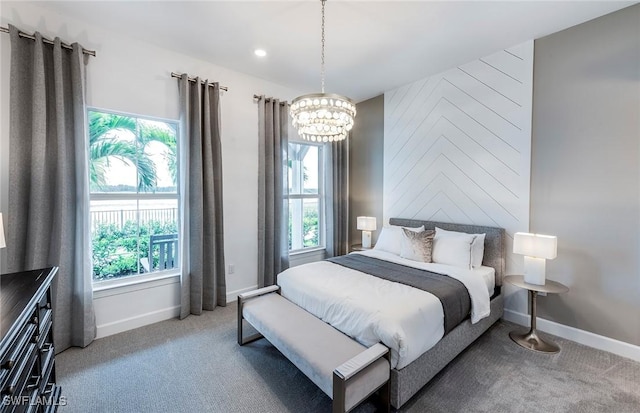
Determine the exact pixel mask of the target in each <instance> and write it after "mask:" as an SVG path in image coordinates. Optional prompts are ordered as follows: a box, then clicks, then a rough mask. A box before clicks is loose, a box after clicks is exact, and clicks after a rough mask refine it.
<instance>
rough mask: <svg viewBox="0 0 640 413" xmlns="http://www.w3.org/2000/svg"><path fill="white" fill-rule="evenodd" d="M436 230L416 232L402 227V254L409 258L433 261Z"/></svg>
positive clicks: (403, 256)
mask: <svg viewBox="0 0 640 413" xmlns="http://www.w3.org/2000/svg"><path fill="white" fill-rule="evenodd" d="M435 234H436V233H435V231H431V230H429V231H423V232H414V231H410V230H408V229H405V228H402V247H401V249H400V256H401V257H402V258H406V259H408V260H413V261H420V262H431V251H432V249H433V237H434V235H435Z"/></svg>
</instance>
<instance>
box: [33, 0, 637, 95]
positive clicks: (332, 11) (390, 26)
mask: <svg viewBox="0 0 640 413" xmlns="http://www.w3.org/2000/svg"><path fill="white" fill-rule="evenodd" d="M34 3H35V4H37V5H39V6H41V7H44V8H47V9H50V10H53V11H56V12H59V13H60V14H63V15H67V16H70V17H73V18H77V19H81V20H84V21H86V22H89V23H91V24H95V25H98V26H102V27H104V28H106V29H110V30H114V31H117V32H119V33H121V34H125V35H127V36H131V37H133V38H137V39H140V40H143V41H146V42H149V43H153V44H155V45H158V46H161V47H164V48H167V49H171V50H175V51H179V52H182V53H184V54H187V55H190V56H193V57H196V58H199V59H202V60H206V61H210V62H212V63H215V64H217V65H220V66H224V67H227V68H230V69H233V70H236V71H239V72H243V73H247V74H249V75H253V76H256V77H259V78H263V79H266V80H269V81H272V82H275V83H279V84H282V85H286V86H288V87H291V88H293V89H297V90H299V91H300V92H304V93H307V92H317V91H319V89H320V1H318V0H305V1H252V2H250V1H237V0H236V1H193V2H192V1H174V2H167V1H162V2H148V1H120V2H114V1H87V2H74V1H61V2H58V1H46V2H34ZM633 3H635V2H629V1H626V2H618V1H565V2H556V1H528V2H527V1H469V2H459V1H340V0H330V1H328V2H327V4H326V89H327V90H326V91H327V92H328V93H339V94H343V95H346V96H349V97H351V98H352V99H354V100H356V101H361V100H364V99H368V98H370V97H374V96H377V95H379V94H381V93H383V92H384V91H385V90H389V89H392V88H395V87H397V86H400V85H403V84H406V83H409V82H412V81H415V80H418V79H421V78H424V77H426V76H429V75H432V74H435V73H438V72H441V71H443V70H445V69H448V68H451V67H455V66H456V65H459V64H462V63H466V62H469V61H471V60H474V59H477V58H479V57H482V56H485V55H488V54H491V53H493V52H496V51H498V50H501V49H503V48H507V47H510V46H514V45H516V44H519V43H522V42H524V41H526V40H530V39H537V38H540V37H543V36H546V35H549V34H551V33H555V32H557V31H560V30H563V29H565V28H568V27H571V26H574V25H576V24H579V23H582V22H585V21H587V20H591V19H594V18H596V17H599V16H602V15H604V14H607V13H611V12H613V11H615V10H618V9H621V8H624V7H627V6H629V5H631V4H633ZM89 46H91V45H90V44H87V45H86V47H89ZM256 48H263V49H265V50H266V51H267V53H268V55H267V57H265V58H258V57H256V56H255V55H254V53H253V51H254V49H256Z"/></svg>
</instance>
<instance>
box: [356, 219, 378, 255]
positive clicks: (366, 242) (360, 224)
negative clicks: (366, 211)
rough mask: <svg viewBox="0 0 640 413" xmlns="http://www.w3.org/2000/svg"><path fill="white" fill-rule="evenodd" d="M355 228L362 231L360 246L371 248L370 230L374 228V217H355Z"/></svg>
mask: <svg viewBox="0 0 640 413" xmlns="http://www.w3.org/2000/svg"><path fill="white" fill-rule="evenodd" d="M356 220H357V229H359V230H361V231H362V248H371V231H375V230H376V217H357V218H356Z"/></svg>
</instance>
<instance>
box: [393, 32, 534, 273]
mask: <svg viewBox="0 0 640 413" xmlns="http://www.w3.org/2000/svg"><path fill="white" fill-rule="evenodd" d="M532 90H533V41H530V42H527V43H524V44H521V45H519V46H516V47H512V48H510V49H507V50H503V51H500V52H498V53H495V54H492V55H491V56H487V57H484V58H481V59H479V60H476V61H473V62H471V63H467V64H464V65H461V66H459V67H456V68H455V69H451V70H448V71H446V72H443V73H440V74H438V75H436V76H432V77H429V78H426V79H422V80H420V81H417V82H414V83H411V84H409V85H405V86H402V87H400V88H397V89H394V90H390V91H387V92H385V94H384V114H385V119H384V201H383V202H384V219H385V221H388V219H389V218H391V217H402V218H417V219H424V220H433V221H444V222H459V223H469V224H479V225H490V226H498V227H502V228H505V229H506V230H507V233H508V234H509V235H508V242H507V248H508V251H511V249H512V246H511V241H512V235H513V233H514V232H517V231H526V230H528V228H529V180H530V178H529V176H530V165H531V108H532ZM509 255H511V254H509ZM521 260H522V259H521V258H520V260H519V261H521ZM508 261H511V262H510V263H509V262H508V263H507V265H508V267H511V268H513V267H514V260H513V259H510V260H508ZM519 261H518V262H519ZM509 264H511V265H509ZM520 266H521V264H518V265H515V267H516V268H519V267H520Z"/></svg>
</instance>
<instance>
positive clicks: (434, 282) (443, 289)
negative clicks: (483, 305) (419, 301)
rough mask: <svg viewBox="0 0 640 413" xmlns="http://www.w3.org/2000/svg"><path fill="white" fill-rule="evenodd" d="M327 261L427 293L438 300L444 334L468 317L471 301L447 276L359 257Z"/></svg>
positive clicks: (461, 285) (454, 281)
mask: <svg viewBox="0 0 640 413" xmlns="http://www.w3.org/2000/svg"><path fill="white" fill-rule="evenodd" d="M327 261H329V262H332V263H334V264H338V265H342V266H343V267H347V268H351V269H353V270H356V271H360V272H363V273H365V274H370V275H373V276H375V277H378V278H382V279H384V280H388V281H393V282H397V283H401V284H406V285H409V286H411V287H414V288H419V289H421V290H424V291H427V292H429V293H431V294H433V295H435V296H436V297H438V299H439V300H440V302H441V303H442V309H443V310H444V333H445V334H447V333H448V332H449V331H451V330H453V329H454V328H455V327H456V326H457V325H458V324H460V323H461V322H462V320H464V319H465V317H467V315H469V311H470V310H471V298H470V297H469V291H467V288H466V287H465V286H464V284H462V283H461V282H460V281H458V280H456V279H454V278H451V277H449V276H447V275H443V274H437V273H435V272H431V271H425V270H421V269H418V268H413V267H407V266H405V265H401V264H396V263H393V262H389V261H384V260H379V259H377V258H372V257H367V256H365V255H360V254H350V255H344V256H341V257H334V258H329V259H327Z"/></svg>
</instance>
